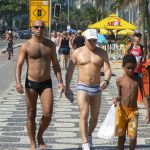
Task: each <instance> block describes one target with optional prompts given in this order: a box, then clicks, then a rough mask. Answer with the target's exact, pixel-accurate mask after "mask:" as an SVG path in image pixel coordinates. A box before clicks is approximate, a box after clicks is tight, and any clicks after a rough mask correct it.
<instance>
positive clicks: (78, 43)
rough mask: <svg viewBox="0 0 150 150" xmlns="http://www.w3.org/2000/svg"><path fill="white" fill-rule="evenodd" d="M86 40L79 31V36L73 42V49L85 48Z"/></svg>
mask: <svg viewBox="0 0 150 150" xmlns="http://www.w3.org/2000/svg"><path fill="white" fill-rule="evenodd" d="M84 42H85V38H84V36H82V31H81V30H78V31H77V36H76V37H75V38H74V40H73V48H74V49H77V48H79V47H82V46H84Z"/></svg>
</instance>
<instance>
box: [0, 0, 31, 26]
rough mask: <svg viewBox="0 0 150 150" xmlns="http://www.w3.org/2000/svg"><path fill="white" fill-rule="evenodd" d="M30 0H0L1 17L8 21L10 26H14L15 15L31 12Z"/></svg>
mask: <svg viewBox="0 0 150 150" xmlns="http://www.w3.org/2000/svg"><path fill="white" fill-rule="evenodd" d="M28 3H29V0H20V1H19V3H18V0H5V1H4V0H3V1H0V18H2V19H3V20H4V21H6V22H7V24H8V26H9V27H10V28H11V27H12V20H13V17H15V16H17V15H24V14H27V13H28V12H29V7H28Z"/></svg>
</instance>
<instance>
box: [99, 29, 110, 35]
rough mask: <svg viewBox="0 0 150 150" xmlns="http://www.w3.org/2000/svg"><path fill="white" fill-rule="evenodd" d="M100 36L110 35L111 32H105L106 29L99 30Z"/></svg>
mask: <svg viewBox="0 0 150 150" xmlns="http://www.w3.org/2000/svg"><path fill="white" fill-rule="evenodd" d="M99 33H100V34H104V35H111V31H109V30H107V29H100V32H99Z"/></svg>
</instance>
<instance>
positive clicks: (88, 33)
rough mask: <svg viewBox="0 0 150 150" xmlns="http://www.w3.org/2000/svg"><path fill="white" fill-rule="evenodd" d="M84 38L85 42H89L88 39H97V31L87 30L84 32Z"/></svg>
mask: <svg viewBox="0 0 150 150" xmlns="http://www.w3.org/2000/svg"><path fill="white" fill-rule="evenodd" d="M84 36H85V38H86V39H87V40H89V39H96V40H97V39H98V33H97V30H96V29H87V30H86V31H85V35H84Z"/></svg>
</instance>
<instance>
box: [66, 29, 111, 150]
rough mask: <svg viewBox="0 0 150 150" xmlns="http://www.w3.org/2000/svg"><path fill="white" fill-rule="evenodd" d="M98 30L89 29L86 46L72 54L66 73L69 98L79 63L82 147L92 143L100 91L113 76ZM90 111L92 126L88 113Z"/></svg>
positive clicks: (67, 95)
mask: <svg viewBox="0 0 150 150" xmlns="http://www.w3.org/2000/svg"><path fill="white" fill-rule="evenodd" d="M97 38H98V34H97V30H96V29H87V30H86V32H85V46H83V47H80V48H78V49H76V50H75V51H74V52H73V54H72V57H71V60H70V63H69V67H68V69H67V73H66V90H65V94H66V97H67V98H68V99H70V96H71V95H72V91H71V89H70V82H71V79H72V76H73V71H74V69H75V66H76V65H77V67H78V83H77V100H78V105H79V109H80V133H81V138H82V143H83V144H82V149H83V150H90V147H92V133H93V131H94V129H95V127H96V125H97V122H98V116H99V110H100V105H101V92H102V90H104V89H106V88H107V86H108V84H109V80H110V77H111V69H110V64H109V60H108V54H107V52H106V51H105V50H103V49H101V48H98V47H96V43H97ZM103 67H104V80H101V69H102V68H103ZM89 114H90V120H89V126H88V115H89Z"/></svg>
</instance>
